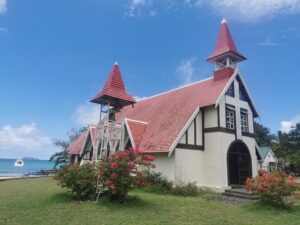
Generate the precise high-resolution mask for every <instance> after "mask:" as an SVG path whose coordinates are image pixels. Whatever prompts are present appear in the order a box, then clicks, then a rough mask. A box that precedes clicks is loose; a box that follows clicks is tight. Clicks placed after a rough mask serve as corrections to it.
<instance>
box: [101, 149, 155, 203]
mask: <svg viewBox="0 0 300 225" xmlns="http://www.w3.org/2000/svg"><path fill="white" fill-rule="evenodd" d="M153 161H154V157H153V156H152V155H148V154H142V153H141V152H140V151H139V150H138V149H133V148H131V149H128V150H124V151H119V152H117V153H116V154H114V155H112V156H110V157H107V158H104V159H103V160H101V162H100V163H99V166H98V168H99V177H100V181H101V183H102V184H103V186H104V189H106V190H107V193H108V194H109V196H110V198H111V199H112V200H116V201H119V202H123V201H124V199H125V197H126V196H127V194H128V191H129V190H130V189H132V188H135V187H142V186H145V185H146V177H145V173H144V172H143V171H144V170H147V169H150V168H151V167H154V165H153V163H152V162H153Z"/></svg>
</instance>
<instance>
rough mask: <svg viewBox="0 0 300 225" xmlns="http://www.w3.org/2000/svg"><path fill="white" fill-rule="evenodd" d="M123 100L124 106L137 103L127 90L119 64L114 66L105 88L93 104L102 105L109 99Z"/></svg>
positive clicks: (93, 100) (94, 99)
mask: <svg viewBox="0 0 300 225" xmlns="http://www.w3.org/2000/svg"><path fill="white" fill-rule="evenodd" d="M108 97H109V98H113V99H116V100H121V101H122V105H130V104H133V103H135V100H134V99H133V98H132V97H131V96H130V95H129V94H128V93H127V91H126V90H125V86H124V82H123V79H122V76H121V72H120V68H119V66H118V64H117V63H115V64H114V66H113V69H112V71H111V73H110V75H109V77H108V79H107V80H106V82H105V84H104V87H103V89H102V91H101V92H100V93H98V94H97V95H96V96H95V97H94V98H93V99H92V100H91V102H94V103H98V104H101V103H103V102H105V100H106V99H107V98H108Z"/></svg>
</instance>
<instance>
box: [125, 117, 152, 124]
mask: <svg viewBox="0 0 300 225" xmlns="http://www.w3.org/2000/svg"><path fill="white" fill-rule="evenodd" d="M126 120H127V121H129V122H134V123H142V124H145V125H147V124H149V123H147V122H144V121H140V120H132V119H129V118H126Z"/></svg>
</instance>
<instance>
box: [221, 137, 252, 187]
mask: <svg viewBox="0 0 300 225" xmlns="http://www.w3.org/2000/svg"><path fill="white" fill-rule="evenodd" d="M251 162H252V161H251V155H250V152H249V149H248V147H247V146H246V145H245V143H243V142H242V141H235V142H233V143H232V144H231V145H230V147H229V149H228V153H227V167H228V183H229V185H244V184H245V181H246V179H247V178H248V177H251V176H252V164H251Z"/></svg>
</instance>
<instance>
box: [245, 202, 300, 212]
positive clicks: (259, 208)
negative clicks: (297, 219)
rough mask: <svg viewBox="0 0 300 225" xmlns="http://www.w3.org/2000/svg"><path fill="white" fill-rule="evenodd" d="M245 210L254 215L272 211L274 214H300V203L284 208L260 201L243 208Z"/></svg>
mask: <svg viewBox="0 0 300 225" xmlns="http://www.w3.org/2000/svg"><path fill="white" fill-rule="evenodd" d="M243 207H244V208H245V209H247V210H249V211H251V212H254V213H264V211H272V212H274V213H281V212H283V213H295V212H300V202H298V201H297V202H295V203H293V204H289V205H287V206H282V205H280V204H276V203H274V202H270V201H262V200H261V201H258V202H256V203H253V204H249V205H245V206H243Z"/></svg>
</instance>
